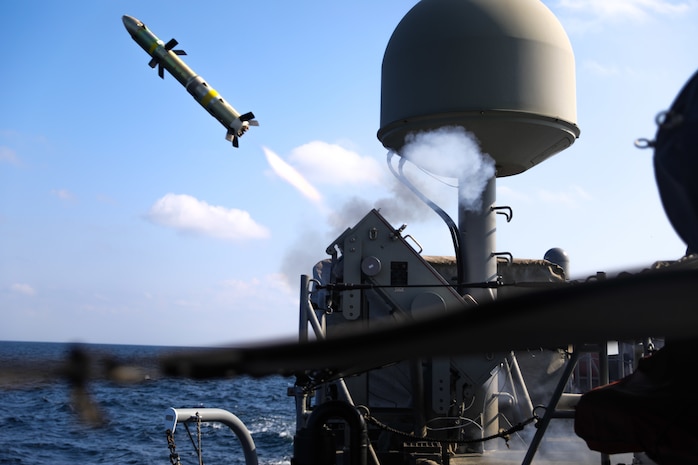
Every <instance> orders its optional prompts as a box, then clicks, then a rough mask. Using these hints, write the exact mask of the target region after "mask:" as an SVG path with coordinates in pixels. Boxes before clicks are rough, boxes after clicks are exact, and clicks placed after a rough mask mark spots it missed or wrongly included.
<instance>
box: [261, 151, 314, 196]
mask: <svg viewBox="0 0 698 465" xmlns="http://www.w3.org/2000/svg"><path fill="white" fill-rule="evenodd" d="M262 149H263V150H264V155H265V156H266V157H267V162H268V163H269V166H271V168H272V169H273V170H274V172H275V173H276V174H277V175H278V176H279V177H280V178H281V179H283V180H285V181H286V182H288V183H289V184H291V185H292V186H293V187H295V188H296V189H297V190H298V191H299V192H300V193H301V194H303V196H305V197H306V198H308V199H309V200H311V201H312V202H313V203H315V204H317V205H322V195H320V192H319V191H318V190H317V189H315V187H313V185H312V184H310V183H309V182H308V181H307V180H306V179H305V178H304V177H303V175H302V174H300V173H299V172H298V171H297V170H296V169H295V168H294V167H292V166H291V165H289V164H288V163H286V162H285V161H284V160H282V159H281V157H279V156H278V155H277V154H275V153H274V152H272V151H271V150H269V149H268V148H266V147H262Z"/></svg>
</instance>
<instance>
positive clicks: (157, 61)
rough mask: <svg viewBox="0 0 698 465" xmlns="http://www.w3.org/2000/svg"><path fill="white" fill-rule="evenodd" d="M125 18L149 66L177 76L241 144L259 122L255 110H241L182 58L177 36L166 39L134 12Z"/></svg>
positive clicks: (226, 136) (227, 135)
mask: <svg viewBox="0 0 698 465" xmlns="http://www.w3.org/2000/svg"><path fill="white" fill-rule="evenodd" d="M122 20H123V22H124V26H126V30H127V31H128V33H129V34H130V35H131V38H133V40H135V41H136V43H137V44H138V45H140V46H141V48H142V49H143V50H145V51H146V52H147V53H148V55H150V57H151V60H150V62H149V63H148V64H149V65H150V67H151V68H155V67H156V66H157V67H158V75H159V76H160V77H161V78H163V79H164V78H165V73H164V70H167V71H168V72H169V73H170V74H171V75H172V76H174V78H175V79H177V81H179V83H180V84H182V85H183V86H184V88H185V89H187V92H189V93H190V94H191V96H192V97H194V100H196V101H197V102H199V105H201V106H202V107H204V108H205V109H206V111H208V112H209V113H210V114H211V115H212V116H213V117H214V118H216V119H217V120H218V121H219V122H220V123H221V124H222V125H223V126H225V128H226V130H227V133H226V135H225V138H226V140H229V141H231V142H232V143H233V146H234V147H238V139H239V138H240V137H242V135H243V134H244V133H245V132H247V130H248V129H249V128H250V126H259V123H258V122H257V121H256V120H255V119H254V117H255V116H254V114H252V112H249V113H245V114H244V115H241V114H240V113H238V112H237V110H235V108H233V107H232V106H231V105H230V104H229V103H228V102H226V101H225V100H224V99H223V97H221V96H220V94H219V93H218V92H217V91H216V90H215V89H214V88H213V87H211V86H209V85H208V84H207V83H206V81H204V79H203V78H202V77H201V76H199V75H198V74H196V73H195V72H194V71H193V70H192V69H191V68H190V67H189V66H187V65H186V63H184V61H182V59H181V58H180V56H182V55H186V52H184V51H183V50H174V47H176V46H177V41H176V40H174V39H171V40H170V41H169V42H167V43H164V42H163V41H162V40H160V39H159V38H158V37H157V36H156V35H155V34H153V33H152V32H151V31H150V29H148V28H147V27H146V26H145V24H143V23H142V22H141V21H139V20H138V19H136V18H134V17H132V16H127V15H124V16H123V17H122Z"/></svg>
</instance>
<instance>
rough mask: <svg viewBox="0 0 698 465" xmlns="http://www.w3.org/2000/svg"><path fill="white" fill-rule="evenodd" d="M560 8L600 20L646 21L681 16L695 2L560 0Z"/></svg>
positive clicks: (664, 0) (693, 5)
mask: <svg viewBox="0 0 698 465" xmlns="http://www.w3.org/2000/svg"><path fill="white" fill-rule="evenodd" d="M559 6H560V7H562V8H566V9H568V10H572V11H576V12H581V13H585V14H587V15H589V16H593V17H595V18H597V19H600V20H609V21H627V20H632V21H645V20H647V19H649V18H650V17H652V16H654V15H679V14H682V13H685V12H687V11H689V10H691V9H692V8H695V6H696V3H695V2H686V1H678V2H676V1H668V0H560V2H559Z"/></svg>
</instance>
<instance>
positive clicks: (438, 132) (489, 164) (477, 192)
mask: <svg viewBox="0 0 698 465" xmlns="http://www.w3.org/2000/svg"><path fill="white" fill-rule="evenodd" d="M400 155H401V156H403V157H405V158H407V159H408V160H410V161H412V162H413V163H415V164H416V165H418V166H420V167H422V168H424V169H425V170H427V171H430V172H432V173H434V174H437V175H440V176H447V177H452V178H458V182H459V185H460V188H459V192H460V198H459V201H460V205H461V207H462V208H465V209H466V210H471V211H476V210H479V209H480V208H481V206H482V193H483V191H484V189H485V186H486V185H487V182H488V181H489V180H490V179H491V178H492V176H494V174H495V166H494V160H493V159H492V157H490V156H489V155H487V154H485V153H482V152H481V151H480V147H479V145H478V142H477V140H476V139H475V137H474V136H473V135H472V134H470V133H468V132H467V131H466V130H465V129H464V128H462V127H460V126H444V127H441V128H438V129H434V130H431V131H419V132H414V133H410V134H408V135H407V137H406V138H405V146H404V147H403V149H402V150H401V152H400Z"/></svg>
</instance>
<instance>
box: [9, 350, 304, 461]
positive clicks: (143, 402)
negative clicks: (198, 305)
mask: <svg viewBox="0 0 698 465" xmlns="http://www.w3.org/2000/svg"><path fill="white" fill-rule="evenodd" d="M71 347H72V345H69V344H59V343H33V342H3V341H0V464H3V465H9V464H32V465H43V464H46V465H48V464H51V465H62V464H71V465H72V464H78V463H79V464H101V463H110V464H114V463H118V464H143V463H162V464H168V463H170V453H169V449H168V447H167V438H166V434H165V429H166V428H165V424H166V423H165V412H166V411H167V409H168V408H170V407H175V408H197V407H198V408H201V407H207V408H222V409H225V410H228V411H230V412H231V413H233V414H235V415H236V416H237V417H238V418H240V420H242V422H243V423H244V424H245V425H246V426H247V428H248V430H249V431H250V433H251V434H252V438H253V440H254V442H255V446H256V448H257V455H258V458H259V463H260V464H261V465H269V464H272V465H279V464H288V463H290V458H291V453H292V444H293V434H294V429H295V410H294V401H293V398H292V397H288V396H287V388H288V387H290V386H292V385H293V379H292V378H282V377H269V378H262V379H252V378H246V377H240V378H233V379H225V380H206V381H195V380H187V379H172V378H164V377H158V376H152V377H150V379H144V380H143V381H141V382H137V383H132V384H123V383H114V382H112V381H108V380H104V379H102V380H95V381H92V382H90V383H89V384H88V386H87V391H88V393H89V397H90V398H91V399H92V401H93V403H94V404H93V405H96V408H97V409H98V410H99V411H100V412H101V413H102V417H103V419H104V421H103V422H102V424H101V425H100V426H91V425H89V424H86V423H85V422H84V421H81V419H80V416H79V414H78V411H76V406H75V401H74V399H73V398H71V393H72V392H73V390H72V389H71V386H70V384H69V383H68V381H66V380H65V379H61V378H60V377H58V376H54V375H50V374H49V373H52V372H53V369H54V368H55V367H58V366H60V365H61V363H62V362H63V361H64V360H65V359H66V356H67V354H68V352H69V350H70V348H71ZM81 347H82V348H83V350H84V351H85V352H86V353H88V354H107V355H108V356H110V357H113V358H116V359H117V360H119V361H121V362H122V363H124V362H123V361H128V360H138V361H139V363H140V364H141V366H143V367H144V372H146V374H147V372H148V369H149V368H148V365H147V363H146V364H145V365H144V364H143V363H142V362H143V361H146V362H147V361H148V360H151V361H154V360H156V357H157V356H158V355H161V354H163V353H165V352H167V351H172V350H173V348H171V347H168V348H164V347H152V346H128V345H101V344H86V345H82V346H81ZM155 366H156V365H155V364H152V368H153V372H154V373H155V368H154V367H155ZM18 372H19V373H20V375H22V374H26V376H25V377H22V376H17V373H18ZM43 375H46V376H43ZM190 431H191V433H192V436H193V438H194V441H195V442H196V440H197V436H196V426H195V425H192V426H190ZM175 442H176V445H177V453H178V454H179V456H180V459H181V463H182V464H183V465H186V464H198V463H199V461H198V455H197V453H196V451H195V449H194V446H193V444H192V441H191V440H190V438H189V436H188V435H187V431H186V428H184V426H183V425H182V424H180V425H178V426H177V429H176V432H175ZM201 451H202V457H203V461H204V463H206V464H216V463H226V464H239V465H242V464H244V463H245V460H244V455H243V452H242V448H241V446H240V444H239V441H238V440H237V438H236V437H235V435H234V434H233V433H232V432H231V431H230V430H229V429H228V427H227V426H224V425H220V424H217V423H203V424H202V425H201Z"/></svg>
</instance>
